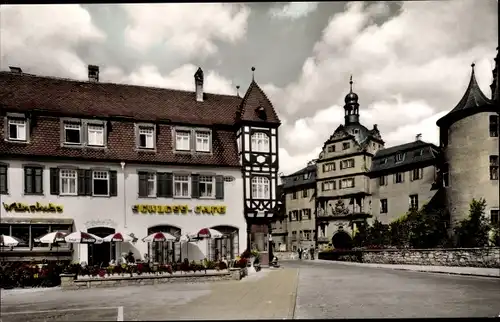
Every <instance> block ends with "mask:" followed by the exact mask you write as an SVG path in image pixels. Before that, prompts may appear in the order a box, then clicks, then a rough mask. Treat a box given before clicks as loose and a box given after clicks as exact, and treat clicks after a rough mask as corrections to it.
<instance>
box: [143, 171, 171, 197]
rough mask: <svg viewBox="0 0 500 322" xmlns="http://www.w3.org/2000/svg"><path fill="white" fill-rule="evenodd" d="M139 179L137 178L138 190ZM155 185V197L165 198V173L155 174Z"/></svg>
mask: <svg viewBox="0 0 500 322" xmlns="http://www.w3.org/2000/svg"><path fill="white" fill-rule="evenodd" d="M140 181H141V179H140V177H139V189H141V188H140V184H141V182H140ZM156 183H157V185H158V187H157V189H156V190H157V191H156V195H157V196H158V197H165V187H166V184H167V174H166V173H162V172H157V173H156ZM139 196H141V192H140V191H139Z"/></svg>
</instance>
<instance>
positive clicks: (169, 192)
mask: <svg viewBox="0 0 500 322" xmlns="http://www.w3.org/2000/svg"><path fill="white" fill-rule="evenodd" d="M166 175H167V176H166V180H165V181H166V184H165V197H166V198H172V197H173V196H174V182H173V175H172V174H171V173H167V174H166Z"/></svg>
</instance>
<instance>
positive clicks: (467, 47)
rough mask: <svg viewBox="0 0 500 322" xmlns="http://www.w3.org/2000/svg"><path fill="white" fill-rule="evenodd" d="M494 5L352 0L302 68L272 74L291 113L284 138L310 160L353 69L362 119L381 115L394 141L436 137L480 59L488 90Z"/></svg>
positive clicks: (279, 100) (339, 115)
mask: <svg viewBox="0 0 500 322" xmlns="http://www.w3.org/2000/svg"><path fill="white" fill-rule="evenodd" d="M495 9H496V2H495V1H481V2H477V1H473V0H456V1H438V2H418V1H415V2H404V3H403V4H402V6H401V9H400V10H399V12H397V13H396V14H395V15H393V16H388V12H389V11H388V8H387V5H386V3H385V2H379V3H370V4H366V3H363V2H349V3H347V4H346V7H345V11H344V12H341V13H337V14H335V15H333V16H332V17H331V18H330V20H329V22H328V24H327V26H326V27H325V28H324V30H323V33H322V37H321V39H320V40H319V41H317V42H316V44H315V45H314V48H313V50H312V53H311V55H310V57H308V58H307V59H306V60H305V61H304V63H303V67H302V71H301V74H300V75H299V76H298V78H297V79H296V80H295V81H292V82H290V83H289V84H288V85H286V86H284V87H282V88H278V87H276V86H272V84H268V88H269V89H270V91H269V93H268V96H269V97H270V98H271V100H272V101H273V103H274V105H275V106H276V107H277V108H278V110H279V112H280V113H281V114H285V115H286V119H287V124H286V125H284V126H282V130H281V133H282V138H281V141H282V143H281V147H282V148H283V149H286V151H287V155H288V157H290V158H295V157H296V158H297V159H301V161H302V165H303V166H305V164H306V162H307V161H308V158H309V154H310V153H312V152H313V151H315V150H316V149H317V147H318V146H322V145H323V142H324V141H325V140H327V139H328V137H329V136H330V135H331V134H332V133H333V132H334V130H335V129H336V128H337V126H338V125H339V124H341V123H343V109H342V106H343V104H344V102H343V99H344V97H345V95H346V94H347V93H348V91H349V83H348V82H349V75H351V74H352V75H353V78H354V91H355V92H356V93H358V95H359V103H360V115H361V122H362V124H364V125H365V126H367V127H368V128H371V127H372V125H373V124H378V125H379V129H380V130H381V134H382V137H383V139H384V140H385V141H386V147H388V146H392V145H396V144H401V143H405V142H408V141H412V140H414V139H415V135H416V134H418V133H422V134H423V139H424V140H427V141H429V142H433V143H437V141H438V130H437V127H436V125H435V121H436V120H437V119H438V118H439V117H440V116H442V115H444V114H445V113H446V112H447V111H449V110H451V109H452V108H453V107H454V106H455V105H456V104H457V103H458V102H459V100H460V98H461V97H462V95H463V94H464V91H465V89H466V87H467V84H468V82H469V78H470V72H471V67H470V64H471V63H472V62H473V61H475V62H476V77H477V79H478V82H479V85H480V86H481V88H482V89H483V90H484V92H485V93H486V94H487V95H489V94H490V91H489V87H488V86H489V84H490V82H491V78H492V74H491V70H492V62H493V58H494V56H495V48H496V46H497V44H496V41H497V37H498V34H497V28H495V27H496V25H497V23H498V17H497V15H496V10H495ZM380 19H382V21H380Z"/></svg>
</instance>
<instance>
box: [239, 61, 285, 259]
mask: <svg viewBox="0 0 500 322" xmlns="http://www.w3.org/2000/svg"><path fill="white" fill-rule="evenodd" d="M254 70H255V69H254V68H252V71H254ZM236 126H237V128H238V130H237V138H238V152H239V157H240V163H241V166H242V171H243V180H244V186H243V187H244V188H243V191H244V213H245V218H246V220H247V224H248V227H247V232H248V237H247V238H248V240H247V242H248V247H249V248H256V249H257V250H259V251H261V252H263V253H267V252H268V247H269V239H270V238H269V237H270V235H269V234H270V233H271V220H270V219H271V218H272V217H273V216H274V214H275V212H276V211H277V206H278V199H277V193H276V191H277V187H278V127H279V126H280V120H279V118H278V116H277V115H276V112H275V110H274V108H273V105H272V103H271V101H270V100H269V99H268V98H267V96H266V94H264V92H263V91H262V89H261V88H260V87H259V85H258V84H257V83H256V82H255V80H253V79H252V83H251V84H250V87H249V88H248V90H247V92H246V94H245V96H244V97H243V101H242V103H241V105H240V108H239V109H238V111H237V112H236ZM267 257H268V256H262V259H263V261H264V262H265V261H266V260H267Z"/></svg>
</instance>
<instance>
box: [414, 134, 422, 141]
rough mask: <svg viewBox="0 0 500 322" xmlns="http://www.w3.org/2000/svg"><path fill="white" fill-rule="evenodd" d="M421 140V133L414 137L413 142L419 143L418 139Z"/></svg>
mask: <svg viewBox="0 0 500 322" xmlns="http://www.w3.org/2000/svg"><path fill="white" fill-rule="evenodd" d="M421 138H422V133H418V134H417V135H416V136H415V141H420V139H421Z"/></svg>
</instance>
